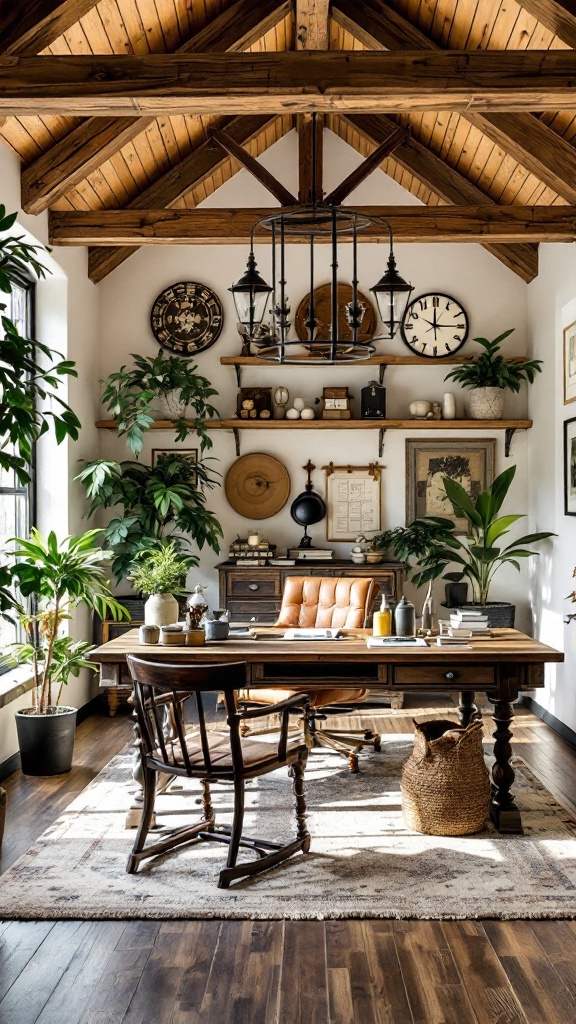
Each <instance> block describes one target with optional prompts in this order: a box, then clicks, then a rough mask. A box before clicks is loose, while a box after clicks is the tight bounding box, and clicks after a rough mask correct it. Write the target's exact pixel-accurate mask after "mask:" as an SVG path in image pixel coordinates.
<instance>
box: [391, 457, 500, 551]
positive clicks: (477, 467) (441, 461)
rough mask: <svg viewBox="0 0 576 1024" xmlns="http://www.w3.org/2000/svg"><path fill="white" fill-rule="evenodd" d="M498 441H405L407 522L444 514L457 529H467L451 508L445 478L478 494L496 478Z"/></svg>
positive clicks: (471, 495) (470, 493)
mask: <svg viewBox="0 0 576 1024" xmlns="http://www.w3.org/2000/svg"><path fill="white" fill-rule="evenodd" d="M495 452H496V441H494V440H493V439H492V438H486V439H483V440H476V441H469V440H465V439H463V438H453V439H450V441H438V440H434V441H422V440H420V439H418V440H407V441H406V522H407V523H411V522H412V520H413V519H416V518H417V517H418V516H425V515H426V516H445V517H446V518H447V519H451V520H452V522H453V523H454V524H455V526H456V533H466V532H467V522H466V520H465V519H463V518H462V519H459V518H458V517H457V516H455V515H454V513H453V511H452V505H451V504H450V502H449V500H448V497H447V495H446V491H445V490H444V485H443V482H442V481H443V478H444V477H445V476H448V477H450V478H451V479H452V480H457V481H458V483H459V484H462V486H463V488H464V490H465V491H466V492H467V493H468V494H469V495H470V497H471V498H476V497H477V496H478V495H479V494H481V492H482V491H483V490H485V489H486V487H489V486H490V484H491V483H492V481H493V479H494V460H495Z"/></svg>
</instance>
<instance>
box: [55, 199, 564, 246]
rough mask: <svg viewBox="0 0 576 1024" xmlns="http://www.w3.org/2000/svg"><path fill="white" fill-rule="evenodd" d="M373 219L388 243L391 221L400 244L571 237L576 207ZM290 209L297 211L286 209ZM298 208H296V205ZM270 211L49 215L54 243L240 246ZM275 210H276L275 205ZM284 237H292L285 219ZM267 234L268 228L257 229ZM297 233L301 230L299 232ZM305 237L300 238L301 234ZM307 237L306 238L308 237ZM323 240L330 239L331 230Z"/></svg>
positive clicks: (379, 211) (441, 210)
mask: <svg viewBox="0 0 576 1024" xmlns="http://www.w3.org/2000/svg"><path fill="white" fill-rule="evenodd" d="M354 208H355V209H356V210H357V211H358V213H359V214H360V215H362V216H366V217H369V218H374V219H375V221H376V222H375V223H373V224H371V225H370V226H369V227H367V228H364V229H363V230H362V240H363V241H371V242H380V241H386V240H387V239H388V231H387V229H386V228H385V227H383V226H382V224H380V223H378V222H377V219H384V220H386V221H388V222H389V223H390V225H391V227H392V230H393V232H394V237H395V239H396V241H398V242H482V241H484V240H485V239H487V238H488V239H492V240H494V241H497V242H506V241H508V240H510V241H512V242H517V241H523V240H528V241H543V242H573V241H574V240H575V239H576V207H573V206H526V207H524V206H497V205H496V204H494V203H493V204H488V205H486V206H478V207H474V206H429V207H426V206H424V207H421V206H355V207H354ZM286 209H287V210H290V209H292V208H291V207H287V208H286ZM293 209H299V207H294V208H293ZM274 212H275V210H274V208H269V209H260V208H258V209H252V208H244V209H240V210H236V209H220V208H214V209H209V210H204V209H201V210H200V209H197V210H181V209H177V210H174V209H173V210H165V209H161V210H158V209H157V210H152V209H148V210H96V211H91V212H87V213H84V212H81V211H73V212H70V213H68V212H62V213H61V212H59V211H55V210H54V211H52V212H51V213H50V242H51V244H55V245H86V244H91V245H99V244H100V245H140V244H141V245H158V244H160V245H162V244H164V245H172V244H183V245H186V244H192V245H193V244H200V243H202V244H204V243H210V242H223V243H230V244H243V243H245V242H247V241H249V239H250V232H251V229H252V227H253V225H254V223H255V222H256V221H257V220H259V219H260V218H261V217H268V216H271V215H272V214H273V213H274ZM276 212H277V208H276ZM286 231H287V238H288V239H289V240H290V241H295V240H296V238H295V237H293V236H292V235H291V234H290V230H289V226H288V225H287V228H286ZM261 234H264V236H265V237H269V235H268V233H267V232H266V231H265V229H263V228H260V229H258V230H257V235H261ZM296 237H297V236H296ZM299 240H300V241H302V239H301V238H300V239H299ZM304 241H306V239H304ZM318 241H326V242H327V243H329V242H330V237H329V235H326V236H325V237H324V236H318Z"/></svg>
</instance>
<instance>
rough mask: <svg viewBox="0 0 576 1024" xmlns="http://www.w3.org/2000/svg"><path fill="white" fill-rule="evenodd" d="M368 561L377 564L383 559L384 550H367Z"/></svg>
mask: <svg viewBox="0 0 576 1024" xmlns="http://www.w3.org/2000/svg"><path fill="white" fill-rule="evenodd" d="M366 561H367V562H369V563H370V564H371V565H376V563H377V562H381V561H382V552H381V551H367V552H366Z"/></svg>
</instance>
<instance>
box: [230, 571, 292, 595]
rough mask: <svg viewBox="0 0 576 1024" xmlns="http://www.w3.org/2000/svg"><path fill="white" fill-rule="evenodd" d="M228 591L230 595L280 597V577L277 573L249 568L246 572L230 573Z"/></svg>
mask: <svg viewBox="0 0 576 1024" xmlns="http://www.w3.org/2000/svg"><path fill="white" fill-rule="evenodd" d="M227 591H228V595H229V596H230V597H253V598H262V597H279V596H280V579H279V577H278V576H277V575H276V574H274V575H273V576H271V575H270V573H265V572H260V573H259V572H257V571H251V570H249V569H248V570H246V572H245V573H244V572H242V573H230V574H229V576H228V587H227Z"/></svg>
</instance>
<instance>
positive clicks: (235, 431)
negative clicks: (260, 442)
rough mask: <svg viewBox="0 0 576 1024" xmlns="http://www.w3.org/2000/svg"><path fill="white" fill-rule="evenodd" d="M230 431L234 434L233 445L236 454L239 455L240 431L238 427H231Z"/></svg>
mask: <svg viewBox="0 0 576 1024" xmlns="http://www.w3.org/2000/svg"><path fill="white" fill-rule="evenodd" d="M232 433H233V434H234V445H235V447H236V455H237V456H240V431H239V430H238V427H232Z"/></svg>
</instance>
